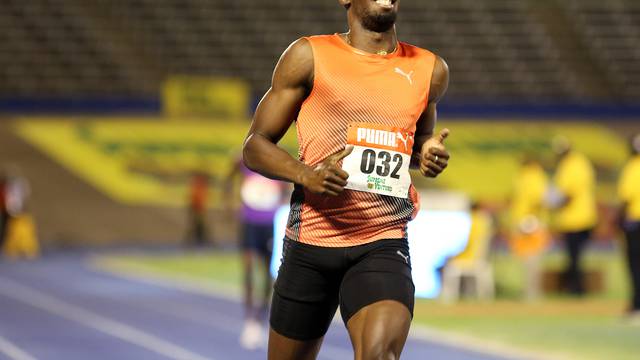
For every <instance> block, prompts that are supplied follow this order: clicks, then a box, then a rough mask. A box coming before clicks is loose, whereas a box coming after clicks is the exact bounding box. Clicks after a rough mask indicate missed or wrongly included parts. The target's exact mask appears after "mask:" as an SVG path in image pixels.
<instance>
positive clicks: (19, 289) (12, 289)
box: [0, 254, 508, 360]
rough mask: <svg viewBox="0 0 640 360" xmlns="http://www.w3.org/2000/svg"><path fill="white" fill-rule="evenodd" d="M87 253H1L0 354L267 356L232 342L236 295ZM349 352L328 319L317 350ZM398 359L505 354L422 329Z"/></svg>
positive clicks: (191, 358) (102, 358)
mask: <svg viewBox="0 0 640 360" xmlns="http://www.w3.org/2000/svg"><path fill="white" fill-rule="evenodd" d="M88 258H89V257H88V256H84V255H77V254H76V255H55V256H48V257H45V258H43V259H40V260H36V261H31V262H6V261H2V262H0V359H1V360H4V359H11V360H33V359H51V360H58V359H60V360H128V359H131V360H144V359H184V360H203V359H209V360H253V359H256V360H257V359H266V349H265V348H264V347H262V348H260V349H258V350H254V351H249V350H245V349H243V348H242V347H241V346H240V345H239V343H238V338H239V336H240V332H241V331H242V325H243V314H242V306H241V305H240V304H239V303H238V301H236V300H233V299H230V297H229V296H222V295H221V296H216V295H215V294H205V293H202V292H194V291H188V290H184V289H178V288H175V287H170V286H164V285H158V284H154V283H152V282H147V281H139V280H133V279H131V278H128V277H127V278H123V277H119V276H117V275H113V274H109V273H105V272H102V271H99V270H96V269H93V268H92V267H90V266H89V265H87V264H88V261H87V260H88ZM352 358H353V354H352V351H351V345H350V343H349V338H348V335H347V332H346V330H345V329H344V326H343V325H342V323H341V322H335V323H334V324H333V325H332V327H331V329H330V331H329V333H328V334H327V336H326V338H325V341H324V344H323V347H322V350H321V352H320V355H319V357H318V359H322V360H341V359H352ZM402 359H403V360H423V359H447V360H472V359H473V360H498V359H508V357H503V356H497V355H491V354H489V353H481V352H477V351H473V350H468V349H465V348H464V347H459V346H453V345H451V343H450V342H449V343H448V344H444V343H441V342H438V341H435V340H433V339H429V338H425V337H424V336H421V337H420V338H417V337H410V338H409V340H408V341H407V344H406V346H405V350H404V352H403V356H402Z"/></svg>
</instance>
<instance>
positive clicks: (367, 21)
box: [360, 11, 397, 33]
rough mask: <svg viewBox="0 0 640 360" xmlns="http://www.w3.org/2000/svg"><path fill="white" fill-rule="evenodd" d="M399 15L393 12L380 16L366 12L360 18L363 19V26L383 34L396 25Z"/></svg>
mask: <svg viewBox="0 0 640 360" xmlns="http://www.w3.org/2000/svg"><path fill="white" fill-rule="evenodd" d="M396 17H397V14H396V13H395V12H393V11H390V12H384V13H380V14H375V13H367V12H365V13H364V14H362V16H361V17H360V18H361V19H362V26H363V27H364V28H365V29H367V30H369V31H373V32H378V33H382V32H385V31H387V30H389V29H391V28H392V27H393V24H395V23H396Z"/></svg>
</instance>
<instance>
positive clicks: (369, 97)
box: [244, 0, 449, 360]
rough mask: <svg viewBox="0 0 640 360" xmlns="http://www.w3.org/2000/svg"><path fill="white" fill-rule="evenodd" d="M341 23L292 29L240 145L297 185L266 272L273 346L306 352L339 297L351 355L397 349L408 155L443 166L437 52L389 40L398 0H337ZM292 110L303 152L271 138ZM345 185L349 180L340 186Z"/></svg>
mask: <svg viewBox="0 0 640 360" xmlns="http://www.w3.org/2000/svg"><path fill="white" fill-rule="evenodd" d="M339 2H340V4H341V5H343V6H344V7H345V8H346V9H347V15H348V22H349V29H350V30H349V32H347V33H345V34H335V35H326V36H311V37H307V38H303V39H300V40H297V41H296V42H294V43H293V44H292V45H291V46H290V47H289V48H288V49H287V50H286V51H285V52H284V54H283V55H282V57H281V59H280V61H279V62H278V64H277V65H276V68H275V71H274V75H273V79H272V85H271V88H270V89H269V91H268V92H267V93H266V95H265V96H264V98H263V99H262V101H261V102H260V105H259V106H258V109H257V110H256V114H255V117H254V120H253V124H252V126H251V129H250V130H249V134H248V136H247V139H246V141H245V144H244V161H245V163H246V165H247V166H248V167H249V168H250V169H252V170H254V171H256V172H259V173H261V174H263V175H265V176H268V177H271V178H275V179H281V180H285V181H290V182H293V183H294V184H295V190H294V193H293V195H292V198H291V212H290V215H289V221H288V225H287V231H286V238H285V243H284V248H283V262H282V264H281V266H280V271H279V274H278V279H277V280H276V284H275V285H274V295H273V302H272V308H271V318H270V325H271V330H270V334H269V351H268V353H269V359H272V360H275V359H278V360H283V359H284V360H287V359H291V360H300V359H315V358H316V356H317V353H318V351H319V349H320V344H321V343H322V339H323V336H324V334H325V332H326V331H327V329H328V327H329V324H330V323H331V319H332V318H333V315H334V313H335V311H336V309H337V307H338V305H339V306H340V313H341V315H342V319H343V321H344V322H345V324H346V326H347V328H348V331H349V335H350V338H351V342H352V344H353V348H354V351H355V359H398V358H399V356H400V353H401V351H402V348H403V346H404V343H405V340H406V338H407V334H408V331H409V326H410V323H411V318H412V313H413V305H414V290H415V289H414V286H413V282H412V279H411V265H410V259H409V247H408V243H407V231H406V228H407V222H408V221H409V220H411V219H412V218H413V217H414V216H415V214H416V212H417V210H418V197H417V193H416V190H415V189H414V187H413V186H412V184H411V178H410V176H409V167H410V165H411V166H412V167H414V168H419V169H420V172H421V173H422V175H424V176H427V177H435V176H437V175H438V174H439V173H441V172H442V171H443V170H444V168H445V167H446V166H447V162H448V158H449V154H448V153H447V151H446V150H445V148H444V145H443V141H444V139H445V138H446V137H447V135H448V133H449V132H448V130H446V129H445V130H443V131H442V132H440V133H439V134H438V135H435V136H433V129H434V125H435V121H436V103H437V102H438V100H439V99H440V98H441V97H442V96H443V94H444V92H445V91H446V88H447V85H448V77H449V75H448V69H447V65H446V64H445V62H444V61H443V60H442V59H441V58H439V57H437V56H436V55H434V54H432V53H431V52H429V51H426V50H423V49H419V48H417V47H414V46H411V45H408V44H405V43H401V42H398V41H397V39H396V32H395V28H394V23H395V19H396V14H397V11H398V3H399V2H400V1H399V0H377V1H375V0H339ZM293 121H296V125H297V131H298V142H299V146H300V148H299V155H300V159H299V160H296V159H294V158H292V157H291V156H290V155H289V154H288V153H287V152H286V151H284V150H283V149H281V148H279V147H278V146H277V145H276V144H277V143H278V141H279V140H280V138H281V137H282V136H283V135H284V133H285V132H286V131H287V129H288V128H289V126H290V125H291V123H292V122H293ZM345 189H346V190H345Z"/></svg>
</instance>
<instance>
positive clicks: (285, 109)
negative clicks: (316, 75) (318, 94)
mask: <svg viewBox="0 0 640 360" xmlns="http://www.w3.org/2000/svg"><path fill="white" fill-rule="evenodd" d="M312 84H313V52H312V50H311V45H309V43H308V41H307V40H305V39H300V40H297V41H296V42H294V43H293V44H291V46H289V48H288V49H287V50H286V51H285V52H284V53H283V54H282V57H281V58H280V60H279V61H278V64H277V65H276V68H275V70H274V73H273V78H272V83H271V88H270V89H269V90H268V91H267V93H266V94H265V96H264V97H263V98H262V100H261V101H260V104H259V105H258V108H257V109H256V113H255V116H254V118H253V123H252V124H251V128H250V129H249V134H248V135H247V138H246V140H245V142H244V148H243V159H244V163H245V165H246V166H247V167H248V168H249V169H251V170H253V171H255V172H258V173H260V174H262V175H264V176H266V177H269V178H272V179H278V180H284V181H289V182H293V183H296V184H302V176H303V174H304V173H305V171H308V169H307V168H308V166H306V165H305V164H303V163H301V162H300V161H298V160H296V159H294V158H293V157H292V156H291V155H289V153H287V152H286V151H285V150H283V149H282V148H280V147H278V146H277V145H276V144H277V143H278V141H280V139H281V138H282V137H283V136H284V134H285V133H286V132H287V130H288V129H289V127H290V126H291V123H292V122H293V121H294V120H295V119H296V117H297V115H298V112H299V111H300V106H301V105H302V102H303V101H304V99H305V98H306V97H307V95H308V94H309V92H310V90H311V87H312Z"/></svg>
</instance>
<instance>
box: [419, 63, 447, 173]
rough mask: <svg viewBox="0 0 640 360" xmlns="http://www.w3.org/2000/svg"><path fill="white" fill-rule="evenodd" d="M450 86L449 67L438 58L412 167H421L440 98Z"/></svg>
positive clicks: (431, 133)
mask: <svg viewBox="0 0 640 360" xmlns="http://www.w3.org/2000/svg"><path fill="white" fill-rule="evenodd" d="M448 87H449V67H448V66H447V63H446V62H445V61H444V60H443V59H442V58H441V57H439V56H438V57H437V58H436V63H435V67H434V69H433V75H432V76H431V87H430V90H429V101H428V105H427V108H426V109H425V110H424V112H423V113H422V116H420V119H418V123H417V126H416V133H415V135H414V143H413V156H412V157H411V168H412V169H417V168H419V167H420V159H421V156H422V147H423V145H424V143H425V142H426V141H427V140H429V139H430V138H431V137H432V136H433V130H434V128H435V125H436V120H437V115H438V114H437V109H436V107H437V105H438V102H439V101H440V99H442V97H443V96H444V94H445V93H446V92H447V88H448Z"/></svg>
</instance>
